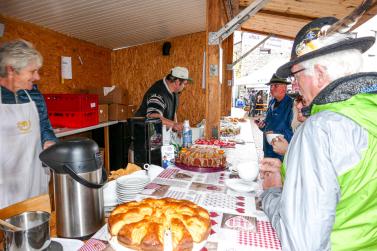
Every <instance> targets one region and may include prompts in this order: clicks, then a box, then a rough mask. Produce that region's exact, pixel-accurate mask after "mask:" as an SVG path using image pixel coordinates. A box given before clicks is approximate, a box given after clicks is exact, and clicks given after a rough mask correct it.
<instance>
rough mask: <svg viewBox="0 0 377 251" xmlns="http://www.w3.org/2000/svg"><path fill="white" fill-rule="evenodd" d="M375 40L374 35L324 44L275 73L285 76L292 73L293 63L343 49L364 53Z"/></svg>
mask: <svg viewBox="0 0 377 251" xmlns="http://www.w3.org/2000/svg"><path fill="white" fill-rule="evenodd" d="M375 40H376V39H375V37H361V38H354V39H349V40H345V41H341V42H338V43H335V44H331V45H328V46H325V47H323V48H320V49H318V50H315V51H312V52H309V53H306V54H304V55H302V56H300V57H298V58H296V59H294V60H291V61H289V62H288V63H286V64H284V65H282V66H280V67H279V69H278V70H277V71H276V75H277V76H278V77H280V78H287V77H288V76H289V75H290V74H291V73H292V72H291V68H292V66H293V65H295V64H298V63H301V62H303V61H306V60H309V59H312V58H315V57H319V56H323V55H326V54H329V53H333V52H338V51H343V50H350V49H357V50H359V51H360V52H361V53H364V52H366V51H367V50H368V49H369V48H370V47H372V45H373V44H374V42H375Z"/></svg>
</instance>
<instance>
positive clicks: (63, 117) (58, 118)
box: [48, 109, 98, 128]
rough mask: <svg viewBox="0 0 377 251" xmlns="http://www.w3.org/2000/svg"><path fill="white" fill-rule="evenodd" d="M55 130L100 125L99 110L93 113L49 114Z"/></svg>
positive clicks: (57, 112)
mask: <svg viewBox="0 0 377 251" xmlns="http://www.w3.org/2000/svg"><path fill="white" fill-rule="evenodd" d="M48 116H49V119H50V121H51V125H52V127H54V128H59V127H68V128H82V127H87V126H92V125H97V124H98V109H97V110H95V111H91V112H59V111H55V112H50V111H49V112H48Z"/></svg>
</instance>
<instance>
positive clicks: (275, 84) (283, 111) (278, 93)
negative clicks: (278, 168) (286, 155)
mask: <svg viewBox="0 0 377 251" xmlns="http://www.w3.org/2000/svg"><path fill="white" fill-rule="evenodd" d="M289 84H290V82H288V81H286V80H285V79H282V78H278V77H277V76H276V75H275V74H273V75H272V78H271V80H270V82H268V83H267V85H269V86H270V93H271V96H272V97H273V98H272V99H271V100H270V102H269V104H268V109H267V114H266V118H265V120H262V121H260V122H259V123H258V124H257V125H258V127H259V129H261V130H262V131H263V152H264V157H271V158H278V159H280V160H283V155H279V154H277V153H275V152H274V151H273V149H272V146H271V145H270V144H269V143H268V142H267V138H266V135H267V134H268V133H278V134H282V135H284V138H285V139H286V140H287V141H288V142H289V141H290V140H291V138H292V135H293V131H292V127H291V123H292V118H293V111H292V107H293V99H291V98H290V97H289V96H288V95H287V85H289Z"/></svg>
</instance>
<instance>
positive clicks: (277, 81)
mask: <svg viewBox="0 0 377 251" xmlns="http://www.w3.org/2000/svg"><path fill="white" fill-rule="evenodd" d="M276 84H281V85H290V84H292V83H291V82H288V81H285V80H271V81H270V82H268V83H266V85H276Z"/></svg>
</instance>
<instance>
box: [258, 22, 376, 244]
mask: <svg viewBox="0 0 377 251" xmlns="http://www.w3.org/2000/svg"><path fill="white" fill-rule="evenodd" d="M335 22H337V19H336V18H332V17H325V18H319V19H316V20H314V21H312V22H310V23H309V24H307V25H305V26H304V27H303V28H302V29H301V30H300V31H299V32H298V34H297V36H296V38H295V41H294V44H293V48H292V55H291V61H290V62H288V63H286V64H284V65H283V66H281V67H280V68H279V69H278V70H277V75H278V76H279V77H282V78H284V77H291V80H293V81H294V82H296V83H297V84H298V85H299V87H300V92H301V94H302V95H303V96H304V98H305V100H306V101H307V102H308V104H310V105H309V106H308V107H307V109H306V110H305V112H306V113H307V114H310V117H309V118H308V119H307V120H306V121H305V123H304V124H303V125H302V126H301V127H300V128H299V129H298V130H297V131H296V133H295V134H294V136H293V138H292V140H291V143H290V146H289V149H288V152H287V154H286V156H285V159H284V162H283V165H282V168H281V173H280V172H276V171H274V170H276V169H277V167H278V166H280V165H281V162H280V161H278V160H276V159H264V160H262V167H261V170H262V172H263V174H264V181H263V187H264V193H263V194H262V206H263V210H264V211H265V213H266V214H267V216H268V217H269V219H270V220H271V222H272V224H273V227H274V228H275V229H276V231H277V233H278V235H279V238H280V240H281V244H282V248H283V250H306V251H308V250H377V231H376V229H377V220H376V216H377V197H376V194H377V95H376V94H377V73H376V72H368V73H366V72H361V69H362V68H361V67H362V53H364V52H365V51H367V50H368V49H369V48H370V47H371V46H372V45H373V44H374V42H375V38H374V37H360V38H354V37H353V36H351V35H350V34H340V33H335V34H334V35H331V36H326V35H324V34H326V29H327V27H329V26H331V25H333V24H334V23H335ZM282 180H284V185H283V182H282Z"/></svg>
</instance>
